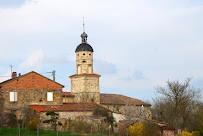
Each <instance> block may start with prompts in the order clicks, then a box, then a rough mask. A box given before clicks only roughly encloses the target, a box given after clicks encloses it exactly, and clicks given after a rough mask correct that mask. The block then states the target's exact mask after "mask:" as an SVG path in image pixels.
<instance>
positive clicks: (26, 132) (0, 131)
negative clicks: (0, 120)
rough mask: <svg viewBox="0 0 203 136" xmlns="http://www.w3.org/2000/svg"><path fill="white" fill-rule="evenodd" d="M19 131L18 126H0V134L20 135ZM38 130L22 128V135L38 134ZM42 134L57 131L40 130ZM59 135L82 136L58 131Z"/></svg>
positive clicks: (53, 133) (47, 134) (34, 135)
mask: <svg viewBox="0 0 203 136" xmlns="http://www.w3.org/2000/svg"><path fill="white" fill-rule="evenodd" d="M18 135H19V131H18V128H0V136H18ZM36 135H37V131H31V130H29V129H26V128H21V129H20V136H36ZM39 135H40V136H56V135H57V132H56V131H51V130H39ZM58 135H59V136H80V135H74V134H71V132H70V131H69V132H58Z"/></svg>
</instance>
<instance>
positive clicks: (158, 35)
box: [0, 0, 203, 100]
mask: <svg viewBox="0 0 203 136" xmlns="http://www.w3.org/2000/svg"><path fill="white" fill-rule="evenodd" d="M83 16H84V17H85V24H86V26H85V28H86V33H87V34H88V43H89V44H90V45H92V47H93V48H94V51H95V52H94V72H95V73H98V74H101V75H102V77H101V79H100V89H101V92H103V93H119V94H124V95H127V96H130V97H134V98H137V99H142V100H151V99H152V98H153V97H155V96H156V94H155V89H154V87H155V86H157V85H160V86H164V85H165V83H166V81H167V80H168V79H170V80H180V81H184V79H185V78H186V77H193V80H192V85H193V86H194V87H196V88H200V89H203V63H202V62H203V18H202V16H203V1H202V0H178V1H177V0H153V1H152V0H142V1H140V0H125V1H122V0H111V1H107V0H104V1H95V0H94V1H93V0H87V1H83V0H75V1H67V0H57V1H56V0H0V47H1V53H0V76H9V75H10V67H9V65H12V66H13V70H14V71H17V72H18V73H22V74H25V73H27V72H30V71H33V70H34V71H36V72H38V73H42V74H43V75H44V76H47V77H49V78H51V74H50V73H46V72H50V71H53V70H56V80H57V81H58V82H59V83H61V84H63V85H65V86H66V87H65V88H64V90H67V91H70V79H69V76H70V75H72V74H75V72H76V68H75V65H76V64H75V48H76V47H77V45H79V44H80V42H81V39H80V34H81V33H82V18H83ZM7 78H8V77H0V81H3V80H6V79H7Z"/></svg>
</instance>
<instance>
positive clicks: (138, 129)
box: [128, 122, 145, 136]
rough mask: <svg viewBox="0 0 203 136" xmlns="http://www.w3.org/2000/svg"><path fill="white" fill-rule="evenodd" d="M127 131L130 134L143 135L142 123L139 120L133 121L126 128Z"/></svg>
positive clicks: (132, 135)
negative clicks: (133, 122)
mask: <svg viewBox="0 0 203 136" xmlns="http://www.w3.org/2000/svg"><path fill="white" fill-rule="evenodd" d="M128 133H129V134H130V136H145V128H144V124H142V123H141V122H139V123H135V124H134V125H131V126H130V127H129V128H128Z"/></svg>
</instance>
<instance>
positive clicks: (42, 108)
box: [29, 102, 112, 112]
mask: <svg viewBox="0 0 203 136" xmlns="http://www.w3.org/2000/svg"><path fill="white" fill-rule="evenodd" d="M97 106H99V107H100V108H102V109H107V110H109V111H110V112H112V111H111V110H110V109H108V108H106V107H104V106H102V105H100V104H97V103H94V102H69V103H63V105H29V107H31V108H32V109H34V110H36V111H37V112H47V111H56V112H60V111H61V112H68V111H69V112H73V111H77V112H79V111H82V112H84V111H93V110H94V109H95V108H96V107H97Z"/></svg>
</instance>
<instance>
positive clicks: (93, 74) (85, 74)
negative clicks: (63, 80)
mask: <svg viewBox="0 0 203 136" xmlns="http://www.w3.org/2000/svg"><path fill="white" fill-rule="evenodd" d="M75 76H99V77H100V76H101V75H98V74H95V73H92V74H87V73H84V74H74V75H72V76H69V77H70V78H71V77H75Z"/></svg>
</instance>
